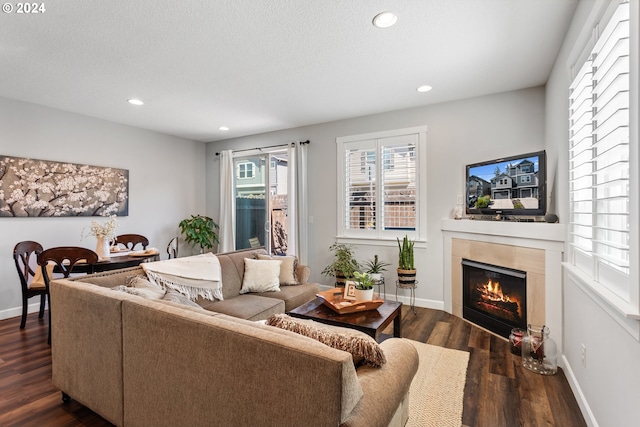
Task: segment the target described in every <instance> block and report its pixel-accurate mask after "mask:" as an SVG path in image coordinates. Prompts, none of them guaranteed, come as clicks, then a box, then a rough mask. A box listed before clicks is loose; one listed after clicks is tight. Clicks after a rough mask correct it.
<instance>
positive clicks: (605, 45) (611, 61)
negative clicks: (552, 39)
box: [569, 1, 630, 300]
mask: <svg viewBox="0 0 640 427" xmlns="http://www.w3.org/2000/svg"><path fill="white" fill-rule="evenodd" d="M569 121H570V123H569V162H570V164H569V172H570V188H569V191H570V202H569V204H570V224H569V226H570V228H569V229H570V234H569V239H570V245H571V258H570V261H571V262H572V263H573V264H574V265H575V266H576V267H578V268H580V269H581V270H582V271H584V272H585V273H587V274H588V275H589V276H590V277H592V278H593V280H595V281H596V282H599V283H600V284H602V285H604V286H606V287H607V288H608V289H609V290H611V291H613V292H614V293H616V294H617V295H618V296H620V297H622V298H624V299H625V300H628V299H629V292H630V291H629V3H628V1H621V2H620V4H619V5H618V6H617V8H616V10H615V12H614V13H613V14H612V15H611V17H610V18H609V19H608V20H607V21H606V22H601V23H600V24H599V25H598V27H597V28H596V30H595V45H594V47H593V49H592V51H591V54H590V55H589V57H588V58H587V60H586V62H585V63H584V65H582V66H581V67H580V69H579V70H578V71H577V73H576V75H575V77H574V80H573V82H572V83H571V86H570V88H569Z"/></svg>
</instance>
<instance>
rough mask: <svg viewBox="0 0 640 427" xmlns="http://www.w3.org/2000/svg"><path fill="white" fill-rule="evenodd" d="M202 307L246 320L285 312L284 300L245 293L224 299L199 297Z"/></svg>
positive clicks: (260, 318) (199, 303)
mask: <svg viewBox="0 0 640 427" xmlns="http://www.w3.org/2000/svg"><path fill="white" fill-rule="evenodd" d="M196 302H197V303H198V305H200V307H202V308H204V309H206V310H210V311H215V312H217V313H223V314H228V315H230V316H234V317H239V318H241V319H246V320H262V319H266V318H268V317H269V316H271V315H272V314H276V313H284V301H282V300H280V299H277V298H265V297H261V296H257V295H254V294H244V295H239V296H236V297H235V298H227V299H225V300H224V301H215V302H212V301H208V300H204V299H198V300H197V301H196Z"/></svg>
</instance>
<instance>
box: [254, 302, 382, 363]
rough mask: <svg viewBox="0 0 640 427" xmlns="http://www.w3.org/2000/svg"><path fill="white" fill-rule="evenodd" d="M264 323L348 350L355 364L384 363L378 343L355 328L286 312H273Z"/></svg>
mask: <svg viewBox="0 0 640 427" xmlns="http://www.w3.org/2000/svg"><path fill="white" fill-rule="evenodd" d="M266 323H267V325H271V326H275V327H276V328H281V329H286V330H288V331H291V332H295V333H298V334H300V335H304V336H306V337H310V338H313V339H315V340H317V341H320V342H321V343H323V344H325V345H328V346H329V347H333V348H337V349H338V350H343V351H346V352H349V353H351V355H352V356H353V362H354V363H355V364H356V365H357V364H359V363H360V361H362V363H363V364H365V365H368V366H373V367H375V368H378V367H380V366H382V365H383V364H385V363H386V359H385V357H384V353H383V352H382V349H381V348H380V346H379V345H378V343H377V342H376V341H375V340H374V339H373V338H371V337H370V336H368V335H366V334H364V333H362V332H360V331H357V330H355V329H349V328H337V327H330V326H328V325H322V324H319V323H317V322H314V321H312V320H300V319H294V318H292V317H290V316H288V315H286V314H274V315H272V316H270V317H269V318H268V319H267V322H266Z"/></svg>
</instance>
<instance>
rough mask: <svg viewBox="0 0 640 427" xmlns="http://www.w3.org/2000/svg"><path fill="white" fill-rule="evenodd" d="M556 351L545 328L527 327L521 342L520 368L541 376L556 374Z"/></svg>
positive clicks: (547, 329)
mask: <svg viewBox="0 0 640 427" xmlns="http://www.w3.org/2000/svg"><path fill="white" fill-rule="evenodd" d="M557 353H558V349H557V346H556V343H555V341H553V340H552V339H551V338H549V328H548V327H546V326H544V325H543V326H532V325H531V324H529V325H528V326H527V333H526V334H525V335H524V339H523V340H522V366H523V367H525V368H527V369H528V370H530V371H532V372H535V373H537V374H542V375H554V374H555V373H557V372H558V354H557Z"/></svg>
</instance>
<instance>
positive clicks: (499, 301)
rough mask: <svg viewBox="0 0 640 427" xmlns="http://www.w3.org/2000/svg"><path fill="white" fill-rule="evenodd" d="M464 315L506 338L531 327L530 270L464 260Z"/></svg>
mask: <svg viewBox="0 0 640 427" xmlns="http://www.w3.org/2000/svg"><path fill="white" fill-rule="evenodd" d="M462 304H463V305H462V317H464V318H465V319H467V320H469V321H470V322H472V323H475V324H477V325H479V326H481V327H483V328H485V329H488V330H490V331H492V332H494V333H496V334H498V335H501V336H503V337H505V338H508V337H509V333H510V332H511V329H513V328H521V329H526V328H527V273H525V272H524V271H519V270H514V269H511V268H506V267H500V266H496V265H491V264H485V263H481V262H477V261H471V260H467V259H463V260H462Z"/></svg>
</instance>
